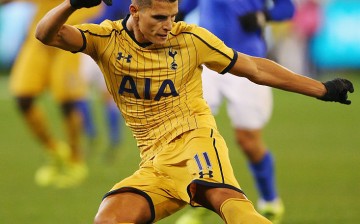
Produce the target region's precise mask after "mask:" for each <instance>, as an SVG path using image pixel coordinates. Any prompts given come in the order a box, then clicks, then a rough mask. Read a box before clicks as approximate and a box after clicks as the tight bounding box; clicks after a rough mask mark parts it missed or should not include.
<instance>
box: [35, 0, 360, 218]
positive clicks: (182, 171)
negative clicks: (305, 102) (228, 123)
mask: <svg viewBox="0 0 360 224" xmlns="http://www.w3.org/2000/svg"><path fill="white" fill-rule="evenodd" d="M100 3H101V1H100V0H66V1H64V2H63V3H61V4H60V5H58V6H57V7H55V8H54V9H52V10H51V11H49V12H48V13H47V14H46V15H45V16H44V17H43V18H42V19H41V20H40V22H39V23H38V26H37V29H36V38H38V39H39V40H40V41H41V42H43V43H44V44H47V45H49V46H55V47H58V48H60V49H64V50H67V51H72V52H83V53H85V54H88V55H90V56H91V57H92V58H93V59H94V60H95V61H96V62H97V64H98V65H99V67H100V68H101V71H102V73H103V75H104V78H105V81H106V85H107V86H108V88H109V90H110V92H111V94H112V96H113V98H114V100H115V102H116V103H117V105H118V107H119V109H120V110H121V113H122V115H123V117H124V119H125V121H126V124H127V125H128V126H129V127H130V128H131V130H132V132H133V135H134V137H135V138H136V140H137V145H138V147H139V150H140V157H141V163H140V166H139V169H138V170H137V171H135V172H134V173H133V174H132V175H130V176H129V177H127V178H125V179H123V180H120V182H118V183H116V184H115V185H114V186H113V188H112V189H111V190H110V191H109V192H108V193H106V195H105V196H104V198H103V200H102V201H101V204H100V206H99V210H98V212H97V215H96V216H95V220H94V223H96V224H100V223H114V224H115V223H154V222H156V221H158V220H161V219H163V218H165V217H168V216H170V215H172V214H174V213H175V212H177V211H179V210H181V209H182V208H183V207H184V206H185V205H188V204H191V205H193V206H203V207H206V208H208V209H210V210H212V211H214V212H216V213H217V214H218V215H219V216H220V217H221V218H222V219H223V220H224V222H226V223H242V224H269V223H271V222H270V221H268V220H267V219H266V218H265V217H263V216H262V215H260V214H259V213H258V212H257V211H256V210H255V209H254V207H253V205H252V203H251V201H249V200H248V199H247V197H246V195H245V194H244V192H243V191H242V189H241V188H240V185H239V183H238V181H237V180H236V178H235V175H234V173H233V169H232V166H231V163H230V158H229V155H228V148H227V146H226V143H225V141H224V139H223V138H222V136H221V135H220V133H219V132H218V130H217V127H216V122H215V119H214V117H213V115H212V114H211V110H210V108H209V106H208V105H207V103H206V101H205V100H204V98H203V91H202V80H201V73H202V65H203V64H205V65H206V66H207V67H208V68H210V69H213V70H215V71H217V72H219V73H221V74H224V73H227V72H230V73H231V74H234V75H237V76H242V77H246V78H248V79H249V80H251V81H253V82H256V83H257V84H262V85H269V86H272V87H277V88H279V89H282V90H287V91H291V92H296V93H300V94H303V95H307V96H311V97H314V98H315V97H316V98H318V99H321V100H323V101H335V102H340V103H343V104H350V103H351V101H350V100H348V96H347V93H348V92H353V91H354V88H353V85H352V83H351V82H350V81H349V80H346V79H342V78H337V79H334V80H331V81H327V82H325V83H321V82H320V81H317V80H314V79H311V78H308V77H305V76H302V75H299V74H296V73H294V72H292V71H290V70H288V69H286V68H284V67H282V66H280V65H279V64H277V63H275V62H273V61H271V60H267V59H264V58H259V57H252V56H249V55H246V54H243V53H240V52H236V51H235V50H233V49H231V48H229V47H228V46H226V45H225V44H224V42H223V41H221V40H220V39H219V38H217V37H216V36H215V35H213V34H212V33H211V32H209V31H208V30H206V29H204V28H201V27H198V26H196V25H189V24H187V23H185V22H174V20H175V16H176V15H177V13H178V1H177V0H132V4H131V5H130V7H129V10H130V15H129V16H127V17H126V18H125V19H123V20H119V21H109V20H107V21H105V22H103V23H101V24H100V25H96V24H79V25H76V26H71V25H67V24H64V22H65V21H66V20H67V19H68V18H71V16H73V15H75V14H76V13H77V10H78V9H80V8H84V7H91V6H97V5H99V4H100Z"/></svg>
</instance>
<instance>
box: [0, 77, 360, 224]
mask: <svg viewBox="0 0 360 224" xmlns="http://www.w3.org/2000/svg"><path fill="white" fill-rule="evenodd" d="M321 78H322V79H324V80H325V79H326V80H327V79H330V78H331V77H321ZM345 78H349V79H351V80H353V82H354V85H355V93H354V94H351V96H350V99H351V100H352V102H353V104H352V105H351V106H346V105H340V104H338V103H326V102H321V101H319V100H316V99H312V98H309V97H305V96H302V95H297V94H292V93H285V92H283V91H279V90H274V111H273V117H272V119H271V121H270V122H269V124H268V125H267V126H266V129H265V130H264V137H265V139H266V141H267V144H268V146H269V147H270V148H271V151H272V152H273V154H274V155H275V159H276V170H277V182H278V188H279V193H280V195H281V196H282V198H283V201H284V204H285V206H286V207H285V208H286V214H285V217H284V222H283V223H284V224H325V223H326V224H339V223H341V224H357V223H360V95H359V92H360V86H359V84H358V83H359V81H360V74H359V73H358V74H351V75H345ZM7 81H8V79H7V77H6V76H5V75H0V107H1V108H0V133H1V134H0V172H1V173H0V208H1V209H0V223H4V224H5V223H6V224H7V223H12V224H20V223H36V224H50V223H51V224H64V223H67V224H89V223H92V220H93V217H94V215H95V213H96V211H97V209H98V206H99V204H100V201H101V198H102V196H103V194H104V193H105V192H106V191H107V190H109V189H110V188H111V187H112V186H113V184H114V183H115V182H117V181H118V180H120V179H122V178H124V177H126V176H128V175H129V174H131V173H132V172H133V171H134V170H135V169H136V168H137V166H138V163H139V156H138V151H137V149H136V147H135V141H134V139H133V137H132V136H131V133H130V132H129V130H128V129H127V128H124V132H125V137H124V142H123V143H122V145H121V147H120V148H119V151H118V154H117V157H116V158H115V162H114V163H113V164H106V163H105V162H104V161H103V159H102V152H103V148H102V147H101V146H103V145H104V144H105V142H106V138H105V134H104V133H105V132H106V129H105V127H104V124H103V123H104V121H103V120H102V118H101V114H102V111H101V110H102V108H101V106H100V104H99V103H98V100H97V98H95V101H94V102H95V107H94V111H95V114H96V118H97V119H96V122H97V124H98V125H99V127H98V128H99V132H100V136H99V138H98V139H97V141H96V144H93V145H92V146H93V147H92V149H91V150H90V149H89V148H87V161H88V164H89V169H90V177H89V178H88V179H87V180H86V182H85V183H84V184H83V185H81V186H80V187H78V188H75V189H65V190H56V189H52V188H40V187H38V186H36V185H35V183H34V180H33V176H34V172H35V170H36V169H37V168H38V167H39V166H40V165H41V163H42V161H43V157H42V155H43V154H42V148H41V146H40V145H39V143H38V142H36V141H35V140H34V138H33V136H32V134H30V132H29V130H28V129H27V127H26V126H25V124H24V122H23V120H22V118H21V117H20V115H19V113H18V112H17V110H16V107H15V104H14V101H13V100H12V98H11V97H10V94H9V92H8V86H7ZM39 103H41V105H43V107H44V108H45V109H46V111H48V112H49V114H48V117H49V118H50V120H51V124H50V125H51V127H52V130H53V131H54V134H56V135H57V136H59V137H61V138H63V137H64V134H63V132H62V130H61V128H62V124H61V122H60V114H59V111H58V108H57V107H56V105H54V104H53V102H52V101H51V99H50V97H48V96H46V94H45V96H43V97H41V99H40V100H39ZM217 121H218V126H219V129H220V131H221V133H222V134H223V136H224V138H225V139H226V140H227V144H228V147H229V149H230V155H231V160H232V163H233V167H234V170H235V174H236V176H237V178H238V180H239V182H240V184H241V186H242V188H243V190H244V191H245V192H246V193H247V195H248V196H249V198H250V199H251V200H252V201H254V202H256V200H257V194H256V191H255V188H254V183H253V181H252V178H251V176H250V174H249V171H248V169H247V165H246V161H245V160H244V156H243V155H242V154H241V153H240V150H239V149H238V147H237V145H236V144H235V141H234V136H233V132H232V129H231V126H230V124H229V119H228V117H227V115H226V112H225V109H224V107H223V108H222V110H221V113H220V114H219V115H218V116H217ZM84 142H85V139H84ZM184 211H185V210H182V211H180V212H178V213H176V214H175V215H173V216H171V217H169V218H166V219H164V220H162V221H160V222H159V223H160V224H172V223H174V220H176V218H177V217H179V216H180V215H181V214H182V213H183V212H184ZM204 223H207V224H208V223H210V224H212V223H222V222H221V220H220V219H219V218H218V217H217V216H216V215H215V214H212V215H210V216H209V217H207V218H206V220H205V221H204Z"/></svg>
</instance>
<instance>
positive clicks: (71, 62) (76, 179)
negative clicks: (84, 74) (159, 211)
mask: <svg viewBox="0 0 360 224" xmlns="http://www.w3.org/2000/svg"><path fill="white" fill-rule="evenodd" d="M31 2H32V3H34V4H36V5H35V6H36V14H35V15H34V19H33V21H32V24H31V26H30V29H29V34H28V36H27V38H26V40H25V41H24V43H23V46H22V48H21V50H20V52H19V55H18V56H17V58H16V61H15V63H14V65H13V68H12V70H11V74H10V89H11V92H12V94H13V96H14V97H15V99H16V103H17V105H18V108H19V110H20V111H21V114H22V116H23V117H24V118H25V121H26V123H27V125H28V126H29V127H30V130H31V131H32V132H33V134H34V135H35V136H36V137H37V139H38V140H39V141H40V142H41V144H42V145H43V146H44V148H45V152H46V158H47V161H46V163H45V164H44V165H43V166H41V167H40V168H39V169H38V170H37V171H36V173H35V182H36V183H37V184H38V185H41V186H50V185H51V186H54V187H57V188H67V187H73V186H77V185H79V184H80V183H81V182H83V180H84V179H85V178H86V177H87V167H86V164H85V162H84V161H83V156H82V151H81V139H80V137H81V133H82V126H81V116H80V115H79V113H78V111H77V110H76V109H75V107H74V105H75V102H76V101H78V100H81V99H83V98H84V97H85V86H84V83H83V81H82V79H81V77H80V75H79V60H80V57H79V55H74V54H71V53H69V52H65V51H62V50H60V49H56V48H52V47H49V46H45V45H43V44H42V43H40V42H39V41H38V40H36V38H35V37H34V35H35V28H36V24H37V23H38V22H39V20H40V19H41V18H42V17H43V16H44V15H45V14H46V12H47V11H49V10H50V9H51V8H53V7H55V6H56V5H58V4H60V3H61V2H62V0H57V1H40V0H32V1H31ZM99 10H100V7H99V8H94V9H91V10H82V11H80V12H79V13H77V14H76V15H75V16H74V17H72V18H71V19H70V20H69V21H68V22H69V23H72V24H75V23H80V22H84V21H86V19H88V18H89V17H91V16H94V15H95V14H96V13H98V11H99ZM46 89H49V90H50V91H51V93H52V95H53V97H54V99H55V101H56V103H58V104H59V106H60V107H61V111H62V115H63V119H64V126H65V131H66V134H67V138H68V140H67V142H64V141H61V140H58V139H56V137H55V136H53V135H52V134H51V131H50V130H49V124H48V121H47V119H46V116H45V114H44V112H43V110H42V109H41V107H40V106H39V105H38V104H36V102H35V100H36V98H37V97H38V96H40V94H41V93H43V92H44V91H45V90H46Z"/></svg>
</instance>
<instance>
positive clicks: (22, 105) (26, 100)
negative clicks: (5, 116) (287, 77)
mask: <svg viewBox="0 0 360 224" xmlns="http://www.w3.org/2000/svg"><path fill="white" fill-rule="evenodd" d="M16 102H17V105H18V108H19V110H20V111H21V112H22V113H23V114H26V113H27V112H28V111H29V110H30V108H31V106H32V105H33V102H34V98H33V97H17V98H16Z"/></svg>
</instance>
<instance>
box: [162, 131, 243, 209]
mask: <svg viewBox="0 0 360 224" xmlns="http://www.w3.org/2000/svg"><path fill="white" fill-rule="evenodd" d="M179 149H180V150H181V151H182V152H183V153H182V155H180V157H183V158H186V160H185V161H186V167H184V168H182V169H179V170H177V169H174V168H173V167H171V166H167V167H170V168H169V171H168V173H170V175H171V176H172V177H173V178H174V179H175V180H177V181H178V183H176V186H177V187H178V188H177V191H178V192H181V193H179V194H180V195H183V194H184V191H185V192H186V194H187V198H183V199H184V200H185V201H189V200H190V201H191V204H192V205H199V204H200V205H203V204H202V203H199V201H196V200H194V199H196V198H197V196H196V195H197V194H198V191H197V189H199V188H198V186H199V185H201V186H207V187H209V188H223V189H231V190H233V191H234V192H242V191H241V189H240V185H239V183H238V181H237V180H236V178H235V175H234V172H233V169H232V166H231V163H230V159H229V154H228V148H227V146H226V143H225V141H224V139H223V138H222V136H221V135H220V134H219V133H218V131H217V130H216V129H210V128H202V129H196V130H193V131H190V132H189V133H188V134H187V135H185V137H184V144H183V146H180V148H179ZM180 162H181V161H180ZM179 164H181V163H179ZM175 165H177V164H175ZM177 166H180V165H177ZM170 169H171V170H170ZM185 178H187V179H185ZM184 184H185V187H184Z"/></svg>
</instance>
